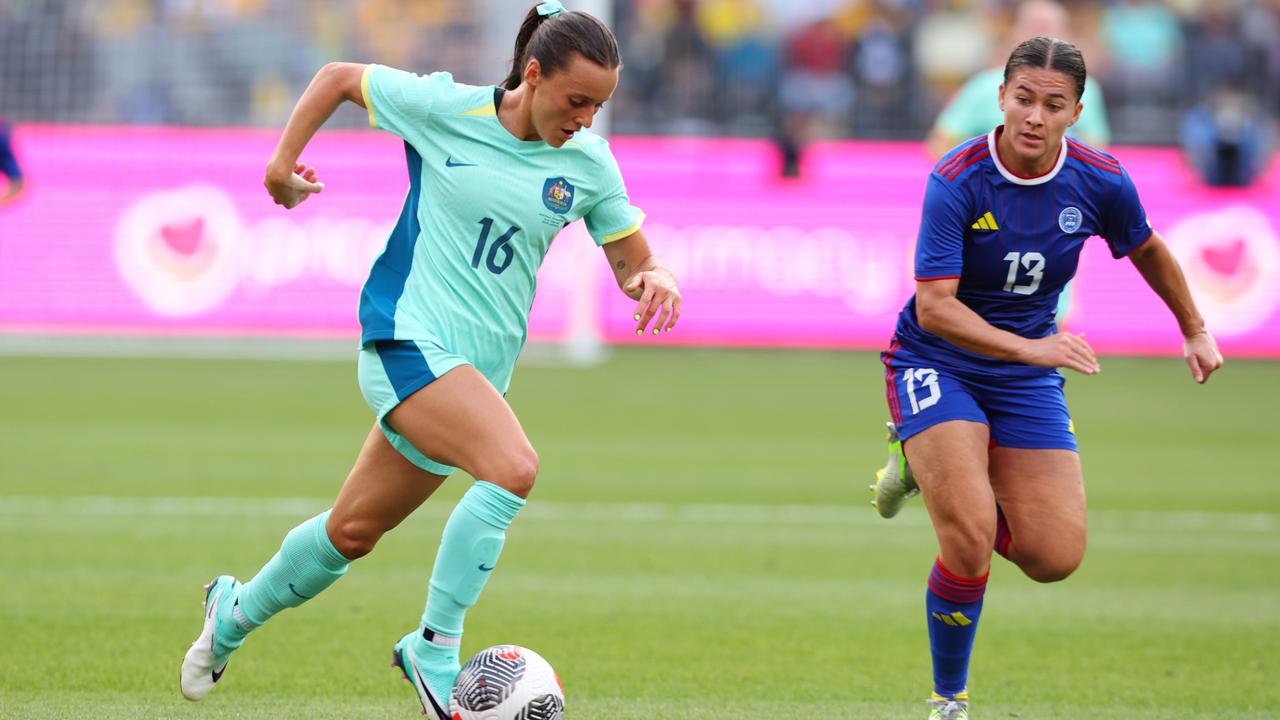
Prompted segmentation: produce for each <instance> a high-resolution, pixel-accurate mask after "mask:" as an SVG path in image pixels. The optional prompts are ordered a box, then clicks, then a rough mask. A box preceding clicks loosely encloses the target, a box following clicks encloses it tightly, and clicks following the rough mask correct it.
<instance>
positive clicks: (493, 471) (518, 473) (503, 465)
mask: <svg viewBox="0 0 1280 720" xmlns="http://www.w3.org/2000/svg"><path fill="white" fill-rule="evenodd" d="M538 463H539V461H538V453H537V452H536V451H535V450H534V449H533V448H532V447H529V446H528V445H526V446H525V447H524V448H522V449H521V450H519V451H516V452H512V453H509V454H507V455H506V456H504V457H502V458H496V459H495V460H494V462H492V463H490V465H489V468H487V472H486V471H482V472H481V475H480V479H481V480H487V481H488V482H491V483H493V484H494V485H497V486H498V487H500V488H502V489H503V490H506V491H507V492H509V493H511V494H512V495H516V496H518V497H522V498H527V497H529V493H530V492H532V491H533V484H534V482H535V481H536V480H537V479H538V468H539V464H538Z"/></svg>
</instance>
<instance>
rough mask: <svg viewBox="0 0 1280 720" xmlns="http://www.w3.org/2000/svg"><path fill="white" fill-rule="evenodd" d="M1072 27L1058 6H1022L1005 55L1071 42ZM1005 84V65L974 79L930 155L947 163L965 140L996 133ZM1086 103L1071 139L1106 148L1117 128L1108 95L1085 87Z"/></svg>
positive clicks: (1036, 2)
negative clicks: (1026, 43) (1049, 40)
mask: <svg viewBox="0 0 1280 720" xmlns="http://www.w3.org/2000/svg"><path fill="white" fill-rule="evenodd" d="M1068 24H1069V20H1068V18H1067V12H1066V10H1065V9H1064V8H1063V7H1062V6H1061V5H1059V4H1058V3H1057V2H1053V1H1052V0H1030V2H1027V3H1024V4H1022V5H1021V6H1019V7H1018V11H1017V15H1016V17H1015V19H1014V22H1013V25H1012V26H1011V27H1010V28H1009V32H1008V35H1007V37H1006V38H1005V40H1006V43H1005V44H1006V45H1007V46H1008V47H1001V48H1000V53H999V54H1000V55H1001V56H1005V57H1007V56H1008V51H1009V48H1012V47H1016V46H1017V45H1018V44H1019V43H1021V42H1022V41H1023V40H1026V39H1027V38H1032V37H1038V36H1044V37H1054V38H1061V39H1064V40H1070V39H1071V38H1070V37H1069V35H1070V33H1069V32H1068ZM1002 61H1003V60H1002ZM1003 82H1004V66H1003V65H1001V66H1000V67H992V68H988V69H986V70H983V71H982V72H980V73H978V74H976V75H974V76H973V77H971V78H969V81H968V82H966V83H965V84H964V87H962V88H960V91H959V92H957V93H956V94H955V96H954V97H953V98H952V99H951V102H949V103H948V104H947V106H946V107H945V108H944V109H943V110H942V113H941V114H940V115H939V116H938V119H937V121H936V122H935V123H934V125H933V130H931V131H930V132H929V137H928V140H927V143H928V147H929V153H930V154H932V155H933V157H934V158H935V159H936V158H941V157H942V156H943V155H945V154H946V153H947V151H949V150H951V148H953V147H955V146H956V145H957V144H958V143H960V142H961V141H963V140H966V139H968V138H971V137H973V136H975V135H981V134H983V133H987V132H990V131H991V128H993V127H995V126H997V125H999V124H1000V123H1002V122H1003V115H1002V114H1001V112H1000V108H999V106H998V105H997V104H996V103H995V102H994V101H993V100H992V99H993V98H994V97H996V95H997V93H998V91H999V89H1000V85H1001V84H1002V83H1003ZM1081 104H1082V105H1083V106H1084V108H1083V110H1081V112H1080V121H1079V122H1077V123H1076V124H1075V125H1073V126H1072V127H1070V128H1069V129H1068V130H1067V135H1069V136H1071V137H1077V138H1080V139H1081V140H1084V141H1085V142H1087V143H1089V144H1090V145H1094V146H1097V147H1105V146H1106V145H1107V143H1108V142H1109V140H1110V138H1111V128H1110V126H1109V125H1108V124H1107V113H1106V107H1105V106H1104V104H1103V100H1102V91H1101V90H1099V89H1098V84H1097V83H1096V82H1090V83H1087V84H1086V85H1085V88H1084V97H1083V98H1081Z"/></svg>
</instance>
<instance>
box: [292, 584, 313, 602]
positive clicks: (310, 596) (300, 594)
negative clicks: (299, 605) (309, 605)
mask: <svg viewBox="0 0 1280 720" xmlns="http://www.w3.org/2000/svg"><path fill="white" fill-rule="evenodd" d="M289 592H291V593H293V594H294V595H297V596H298V597H300V598H302V599H303V600H310V599H311V598H313V597H315V595H303V594H302V593H300V592H298V589H297V588H295V587H294V586H293V583H289Z"/></svg>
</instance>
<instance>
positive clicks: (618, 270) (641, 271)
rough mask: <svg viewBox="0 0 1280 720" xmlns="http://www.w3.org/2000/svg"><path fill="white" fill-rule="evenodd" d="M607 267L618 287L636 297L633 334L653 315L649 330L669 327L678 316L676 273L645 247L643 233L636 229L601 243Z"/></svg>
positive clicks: (646, 245) (678, 302) (673, 324)
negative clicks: (654, 319)
mask: <svg viewBox="0 0 1280 720" xmlns="http://www.w3.org/2000/svg"><path fill="white" fill-rule="evenodd" d="M604 255H605V257H606V258H608V259H609V268H610V269H611V270H613V277H614V279H616V280H617V282H618V288H619V289H621V290H622V292H624V293H626V295H627V297H629V298H631V299H632V300H636V301H638V303H639V304H638V305H636V313H635V321H636V334H637V335H643V334H644V331H645V328H646V327H647V326H648V325H649V321H650V320H652V319H653V318H654V315H655V314H656V315H657V320H656V322H654V324H653V334H654V335H657V334H658V333H659V332H661V331H662V330H663V329H666V330H667V331H670V330H671V329H672V328H674V327H675V326H676V321H677V320H679V319H680V289H679V288H678V287H676V276H675V274H674V273H672V272H671V271H670V270H668V269H667V268H666V267H665V266H664V265H663V264H662V263H661V262H660V261H659V260H658V258H656V257H654V256H653V253H651V252H650V251H649V242H648V241H647V240H645V237H644V233H642V232H641V231H639V230H637V231H636V232H634V233H632V234H630V235H628V236H626V237H624V238H622V239H621V240H614V241H613V242H611V243H607V244H606V245H605V246H604Z"/></svg>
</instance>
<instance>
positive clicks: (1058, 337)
mask: <svg viewBox="0 0 1280 720" xmlns="http://www.w3.org/2000/svg"><path fill="white" fill-rule="evenodd" d="M1023 362H1025V363H1027V364H1028V365H1037V366H1039V367H1052V368H1070V369H1072V370H1075V371H1076V372H1078V373H1083V374H1085V375H1097V374H1098V373H1100V372H1102V367H1101V366H1099V365H1098V356H1097V355H1095V354H1094V352H1093V348H1092V347H1090V346H1089V343H1088V342H1086V341H1085V339H1084V333H1080V334H1079V335H1077V334H1075V333H1069V332H1060V333H1055V334H1053V335H1050V336H1048V337H1042V338H1040V339H1038V340H1028V341H1027V344H1026V348H1025V358H1024V359H1023Z"/></svg>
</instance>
